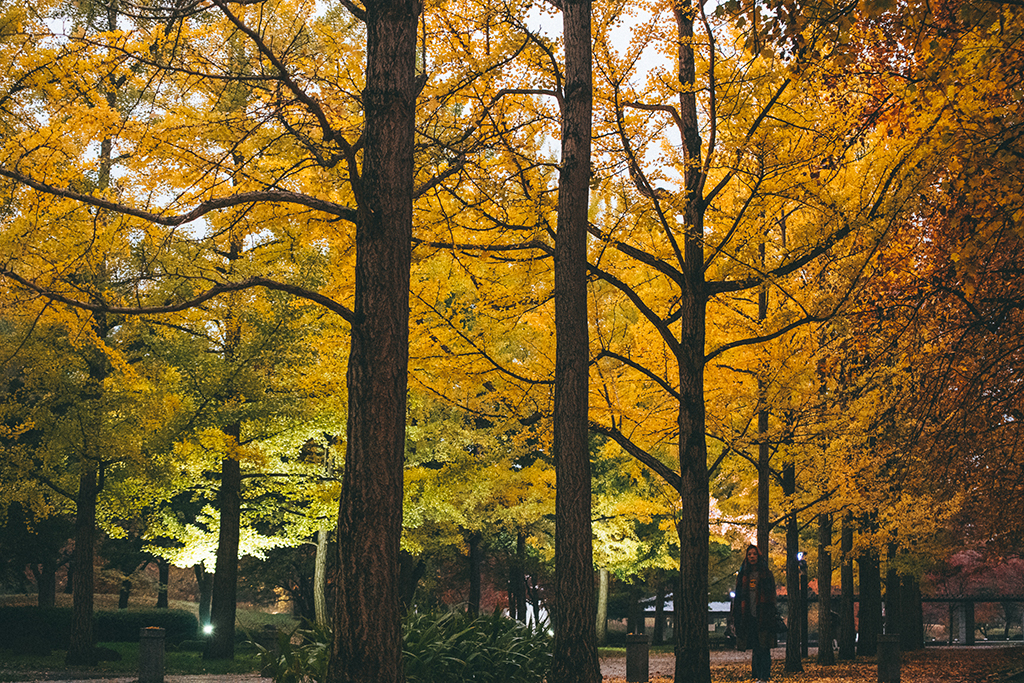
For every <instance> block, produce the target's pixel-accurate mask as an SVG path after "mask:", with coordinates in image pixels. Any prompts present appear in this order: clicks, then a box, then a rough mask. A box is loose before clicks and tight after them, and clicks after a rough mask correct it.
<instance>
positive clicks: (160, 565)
mask: <svg viewBox="0 0 1024 683" xmlns="http://www.w3.org/2000/svg"><path fill="white" fill-rule="evenodd" d="M156 568H157V572H158V577H159V578H158V579H157V581H158V585H157V588H156V608H157V609H167V606H168V603H167V589H168V586H170V583H171V563H170V562H168V561H167V560H165V559H163V558H162V557H160V558H157V561H156Z"/></svg>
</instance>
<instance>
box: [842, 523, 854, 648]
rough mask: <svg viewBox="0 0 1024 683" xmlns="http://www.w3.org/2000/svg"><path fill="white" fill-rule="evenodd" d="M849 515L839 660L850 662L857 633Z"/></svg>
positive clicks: (844, 539) (844, 536) (845, 529)
mask: <svg viewBox="0 0 1024 683" xmlns="http://www.w3.org/2000/svg"><path fill="white" fill-rule="evenodd" d="M850 522H851V520H850V518H849V515H844V516H843V523H842V531H841V532H840V542H839V543H840V546H839V551H840V553H841V556H842V564H841V565H840V568H839V584H840V589H841V590H842V598H841V601H840V605H839V659H841V660H844V661H848V660H851V659H854V658H855V657H856V656H857V631H856V619H855V615H854V599H853V598H854V586H853V525H852V524H851V523H850Z"/></svg>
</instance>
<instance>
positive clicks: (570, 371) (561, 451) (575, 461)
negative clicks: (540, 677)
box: [548, 0, 601, 683]
mask: <svg viewBox="0 0 1024 683" xmlns="http://www.w3.org/2000/svg"><path fill="white" fill-rule="evenodd" d="M561 6H562V22H563V36H564V44H565V90H564V93H563V101H562V163H561V173H560V175H559V182H558V226H557V231H556V234H555V336H556V346H555V392H554V393H555V397H554V398H555V403H554V424H553V426H554V444H553V452H554V459H555V473H556V474H555V476H556V480H557V487H556V490H555V592H556V595H555V605H554V613H553V616H554V626H555V644H554V662H553V665H552V668H551V674H550V675H549V677H548V680H549V681H550V682H551V683H570V682H573V683H597V681H600V680H601V666H600V664H599V663H598V659H597V629H596V609H595V605H594V560H593V538H592V532H591V519H590V515H591V489H590V448H589V432H588V424H587V422H588V421H587V417H588V408H589V401H590V396H589V392H588V387H589V382H588V373H589V361H590V349H589V334H588V329H587V325H588V318H587V228H588V227H589V226H588V212H589V209H590V147H591V131H592V122H591V115H592V111H593V77H592V75H591V29H590V17H591V4H590V0H563V1H562V3H561Z"/></svg>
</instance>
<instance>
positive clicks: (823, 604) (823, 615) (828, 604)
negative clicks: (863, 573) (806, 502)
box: [818, 512, 836, 666]
mask: <svg viewBox="0 0 1024 683" xmlns="http://www.w3.org/2000/svg"><path fill="white" fill-rule="evenodd" d="M831 546H832V515H830V514H829V513H827V512H822V513H821V514H819V515H818V664H820V665H822V666H832V665H833V664H835V663H836V657H835V650H833V649H832V640H833V638H834V635H833V628H832V626H833V625H832V551H831Z"/></svg>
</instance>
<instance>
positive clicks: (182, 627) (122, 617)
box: [95, 609, 199, 643]
mask: <svg viewBox="0 0 1024 683" xmlns="http://www.w3.org/2000/svg"><path fill="white" fill-rule="evenodd" d="M150 626H156V627H160V628H162V629H164V630H165V632H166V633H165V635H164V637H165V639H166V640H167V642H168V643H179V642H181V641H183V640H192V639H195V638H196V637H197V636H198V633H199V620H198V619H196V616H195V615H194V614H192V613H191V612H186V611H185V610H169V609H147V610H117V611H116V612H109V611H105V612H97V613H96V624H95V629H96V634H97V639H98V640H99V641H100V642H105V643H118V642H134V641H137V640H138V639H139V631H140V629H143V628H147V627H150Z"/></svg>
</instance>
